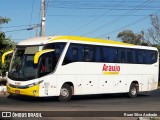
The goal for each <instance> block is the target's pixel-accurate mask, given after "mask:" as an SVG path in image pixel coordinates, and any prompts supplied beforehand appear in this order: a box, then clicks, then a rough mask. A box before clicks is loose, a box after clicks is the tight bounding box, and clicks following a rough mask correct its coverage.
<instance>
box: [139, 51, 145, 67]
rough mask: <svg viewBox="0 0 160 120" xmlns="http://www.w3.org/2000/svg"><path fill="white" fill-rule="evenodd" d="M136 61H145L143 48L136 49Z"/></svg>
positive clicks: (142, 62)
mask: <svg viewBox="0 0 160 120" xmlns="http://www.w3.org/2000/svg"><path fill="white" fill-rule="evenodd" d="M137 62H138V64H145V63H146V54H145V51H144V50H137Z"/></svg>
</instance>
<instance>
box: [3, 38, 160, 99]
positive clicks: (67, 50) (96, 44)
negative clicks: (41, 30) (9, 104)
mask: <svg viewBox="0 0 160 120" xmlns="http://www.w3.org/2000/svg"><path fill="white" fill-rule="evenodd" d="M12 52H13V56H12V60H11V63H10V68H9V72H8V77H9V79H8V83H7V90H8V92H9V93H10V94H20V95H28V96H35V97H47V96H58V99H59V100H60V101H68V100H70V99H71V96H73V95H88V94H106V93H128V96H129V97H136V96H137V93H138V92H143V91H151V90H155V89H157V87H158V72H159V58H158V56H159V54H158V50H157V48H154V47H146V46H136V45H132V44H127V43H122V42H117V41H112V40H102V39H94V38H84V37H78V36H48V37H37V38H33V39H29V40H25V41H22V42H20V43H19V44H18V45H17V46H16V49H15V50H12V51H8V52H6V53H4V54H3V56H2V62H4V60H5V56H6V55H7V54H9V53H12Z"/></svg>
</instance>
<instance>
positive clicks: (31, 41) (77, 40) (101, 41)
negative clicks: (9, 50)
mask: <svg viewBox="0 0 160 120" xmlns="http://www.w3.org/2000/svg"><path fill="white" fill-rule="evenodd" d="M69 41H70V42H75V43H88V44H90V43H91V44H107V45H111V46H112V45H114V46H119V47H123V46H124V47H126V46H127V47H130V48H139V49H140V48H142V49H154V50H157V49H156V48H154V47H148V46H147V47H146V46H138V45H134V44H128V43H123V42H118V41H114V40H106V39H97V38H86V37H79V36H46V37H35V38H31V39H28V40H24V41H22V42H20V43H19V44H18V45H20V46H27V45H44V44H47V43H53V42H69Z"/></svg>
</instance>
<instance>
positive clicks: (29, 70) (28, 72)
mask: <svg viewBox="0 0 160 120" xmlns="http://www.w3.org/2000/svg"><path fill="white" fill-rule="evenodd" d="M41 49H42V46H32V47H17V48H16V50H15V52H14V54H13V57H12V60H11V64H10V69H9V74H8V76H9V77H10V78H12V79H13V80H29V79H34V78H36V77H37V65H35V64H34V62H33V60H34V55H35V53H37V52H38V51H39V50H41Z"/></svg>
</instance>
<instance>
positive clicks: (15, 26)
mask: <svg viewBox="0 0 160 120" xmlns="http://www.w3.org/2000/svg"><path fill="white" fill-rule="evenodd" d="M33 25H37V24H30V25H17V26H6V27H2V28H3V29H4V28H15V27H25V26H33Z"/></svg>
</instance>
